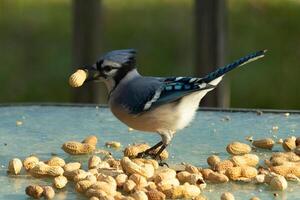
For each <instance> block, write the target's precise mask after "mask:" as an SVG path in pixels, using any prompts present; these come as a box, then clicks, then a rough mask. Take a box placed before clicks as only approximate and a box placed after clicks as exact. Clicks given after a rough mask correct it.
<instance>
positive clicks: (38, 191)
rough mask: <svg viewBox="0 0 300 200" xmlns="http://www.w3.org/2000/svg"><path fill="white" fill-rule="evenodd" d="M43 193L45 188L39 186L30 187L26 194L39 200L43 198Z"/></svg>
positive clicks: (27, 188)
mask: <svg viewBox="0 0 300 200" xmlns="http://www.w3.org/2000/svg"><path fill="white" fill-rule="evenodd" d="M43 191H44V190H43V188H42V187H41V186H39V185H29V186H27V187H26V189H25V192H26V194H27V195H28V196H30V197H33V198H34V199H39V198H40V197H41V196H42V194H43Z"/></svg>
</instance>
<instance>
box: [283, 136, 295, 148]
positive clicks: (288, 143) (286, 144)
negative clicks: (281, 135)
mask: <svg viewBox="0 0 300 200" xmlns="http://www.w3.org/2000/svg"><path fill="white" fill-rule="evenodd" d="M282 147H283V149H284V150H285V151H292V150H294V149H295V148H296V137H289V138H286V139H285V140H284V141H283V143H282Z"/></svg>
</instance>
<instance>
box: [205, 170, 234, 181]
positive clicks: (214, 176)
mask: <svg viewBox="0 0 300 200" xmlns="http://www.w3.org/2000/svg"><path fill="white" fill-rule="evenodd" d="M207 180H208V181H210V182H212V183H226V182H228V181H229V178H228V177H227V176H226V175H224V174H221V173H218V172H211V173H209V174H208V177H207Z"/></svg>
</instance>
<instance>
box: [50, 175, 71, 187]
mask: <svg viewBox="0 0 300 200" xmlns="http://www.w3.org/2000/svg"><path fill="white" fill-rule="evenodd" d="M67 183H68V179H67V178H66V177H64V176H57V177H55V178H54V180H53V185H54V187H55V188H57V189H62V188H64V187H65V186H66V185H67Z"/></svg>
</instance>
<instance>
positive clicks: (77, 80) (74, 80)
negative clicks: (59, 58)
mask: <svg viewBox="0 0 300 200" xmlns="http://www.w3.org/2000/svg"><path fill="white" fill-rule="evenodd" d="M86 78H87V72H86V71H84V70H82V69H79V70H77V71H76V72H75V73H73V74H72V75H71V76H70V78H69V84H70V86H72V87H80V86H82V85H83V83H84V81H85V80H86Z"/></svg>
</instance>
